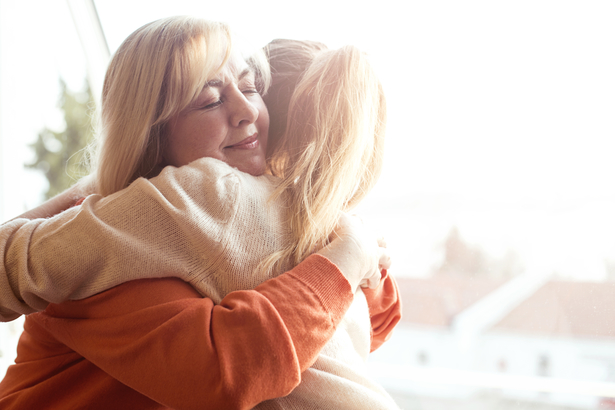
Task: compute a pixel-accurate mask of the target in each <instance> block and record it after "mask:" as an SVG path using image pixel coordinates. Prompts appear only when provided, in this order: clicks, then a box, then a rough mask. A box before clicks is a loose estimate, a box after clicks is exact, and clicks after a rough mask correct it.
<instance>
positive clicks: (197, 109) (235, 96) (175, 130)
mask: <svg viewBox="0 0 615 410" xmlns="http://www.w3.org/2000/svg"><path fill="white" fill-rule="evenodd" d="M268 131H269V114H268V113H267V108H266V107H265V103H264V102H263V99H262V98H261V96H260V94H259V93H258V92H257V91H256V86H255V79H254V72H253V71H252V70H251V69H250V68H249V67H248V65H247V64H246V63H245V61H243V60H242V59H240V58H233V59H231V61H229V63H227V65H226V66H225V68H224V69H223V70H222V72H221V73H220V74H219V75H218V76H217V77H216V78H215V79H213V80H211V81H209V82H208V84H207V85H206V86H205V87H204V88H203V90H202V91H201V93H200V94H199V96H198V97H197V98H196V99H195V100H194V101H193V102H192V103H191V104H190V105H189V106H188V107H187V108H186V109H184V110H183V111H182V112H180V113H179V114H176V115H175V116H174V117H173V118H172V119H171V121H170V123H169V127H168V129H167V145H166V147H165V153H164V155H163V160H162V161H163V164H164V165H174V166H176V167H180V166H182V165H186V164H188V163H190V162H192V161H194V160H197V159H199V158H203V157H211V158H216V159H219V160H221V161H224V162H226V163H227V164H229V165H230V166H232V167H235V168H237V169H239V170H240V171H243V172H247V173H249V174H252V175H261V174H262V173H263V172H264V171H265V152H266V149H267V134H268Z"/></svg>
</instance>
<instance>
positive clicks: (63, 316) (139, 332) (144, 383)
mask: <svg viewBox="0 0 615 410" xmlns="http://www.w3.org/2000/svg"><path fill="white" fill-rule="evenodd" d="M366 296H367V299H368V303H370V312H371V314H372V325H373V329H374V332H373V334H374V338H373V343H372V348H375V347H377V346H379V345H380V344H381V343H382V342H383V341H384V340H385V339H386V338H387V337H388V335H389V334H390V332H391V330H392V328H393V326H394V325H395V324H396V323H397V321H398V320H399V311H400V306H399V299H398V295H397V289H396V286H395V283H394V282H393V280H392V279H391V278H389V277H388V276H387V275H385V276H384V278H383V280H382V281H381V285H380V286H379V288H378V289H376V290H374V291H367V292H366ZM351 302H352V292H351V290H350V286H349V284H348V282H347V281H346V280H345V278H344V277H343V275H342V274H341V272H339V270H338V269H337V268H336V267H335V265H333V264H332V263H331V262H329V261H328V260H327V259H326V258H324V257H322V256H320V255H313V256H311V257H309V258H308V259H306V260H305V261H304V262H303V263H302V264H300V265H298V266H297V267H296V268H294V269H293V270H291V271H290V272H287V273H285V274H283V275H280V276H278V277H277V278H274V279H271V280H269V281H267V282H265V283H263V284H262V285H260V286H258V287H257V288H256V289H254V290H248V291H236V292H233V293H230V294H229V295H228V296H227V297H225V298H224V299H223V301H222V303H221V304H220V305H214V304H213V302H212V300H211V299H207V298H201V297H200V295H199V294H198V293H197V292H196V291H195V290H194V289H193V288H192V287H191V286H190V285H188V284H187V283H185V282H183V281H181V280H178V279H173V278H169V279H146V280H138V281H133V282H128V283H125V284H123V285H120V286H117V287H115V288H113V289H111V290H108V291H106V292H103V293H101V294H99V295H96V296H93V297H90V298H88V299H84V300H81V301H70V302H64V303H61V304H58V305H53V304H52V305H50V306H49V307H48V308H47V309H46V310H45V311H44V312H42V313H36V314H32V315H30V316H28V318H27V319H26V324H25V330H24V334H23V335H22V338H21V339H20V342H19V347H18V357H17V360H16V364H15V365H13V366H11V367H10V368H9V370H8V372H7V375H6V377H5V379H4V380H3V381H2V383H0V408H2V409H30V408H32V409H34V408H36V409H42V408H52V409H76V408H85V407H87V408H88V409H111V408H113V409H116V408H127V409H158V408H174V409H193V408H194V409H235V408H237V409H249V408H252V407H253V406H255V405H256V404H258V403H259V402H261V401H263V400H267V399H270V398H275V397H280V396H284V395H286V394H288V393H289V392H290V391H291V390H292V389H293V388H294V387H296V386H297V385H298V384H299V382H300V381H301V372H303V371H304V370H306V369H307V368H308V367H309V366H310V365H311V364H312V363H313V362H314V361H315V359H316V357H317V355H318V352H319V351H320V349H321V348H322V347H323V346H324V345H325V344H326V342H327V341H328V340H329V338H330V337H331V336H332V334H333V333H334V331H335V326H336V325H337V324H338V323H339V321H340V320H341V319H342V317H343V316H344V313H345V311H346V309H347V308H348V307H349V306H350V304H351Z"/></svg>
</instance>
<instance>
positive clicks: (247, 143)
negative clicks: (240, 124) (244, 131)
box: [224, 133, 259, 149]
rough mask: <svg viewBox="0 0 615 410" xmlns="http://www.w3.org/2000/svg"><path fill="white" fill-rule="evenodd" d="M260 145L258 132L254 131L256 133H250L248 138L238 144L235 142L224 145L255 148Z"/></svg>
mask: <svg viewBox="0 0 615 410" xmlns="http://www.w3.org/2000/svg"><path fill="white" fill-rule="evenodd" d="M258 146H259V141H258V133H254V135H250V136H249V137H248V138H245V139H243V140H241V141H239V142H238V143H237V144H233V145H229V146H226V147H224V148H225V149H226V148H232V149H254V148H257V147H258Z"/></svg>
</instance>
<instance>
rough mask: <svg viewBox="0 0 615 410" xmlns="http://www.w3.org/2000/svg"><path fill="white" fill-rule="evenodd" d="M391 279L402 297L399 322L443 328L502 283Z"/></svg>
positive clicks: (440, 278)
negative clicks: (394, 280) (395, 283)
mask: <svg viewBox="0 0 615 410" xmlns="http://www.w3.org/2000/svg"><path fill="white" fill-rule="evenodd" d="M395 279H396V280H397V284H398V285H399V292H400V294H401V298H402V319H401V320H402V323H408V324H419V325H429V326H443V327H448V326H450V324H451V321H452V319H453V317H454V316H455V315H457V314H458V313H460V312H461V311H462V310H464V309H466V308H468V307H469V306H470V305H472V304H473V303H475V302H477V301H478V300H479V299H481V298H483V297H485V296H486V295H487V294H489V293H490V292H492V291H493V290H495V289H496V288H497V287H499V286H500V285H502V284H503V283H504V282H505V280H502V279H477V278H471V277H462V276H444V275H442V276H440V275H436V276H432V277H429V278H403V277H401V278H395Z"/></svg>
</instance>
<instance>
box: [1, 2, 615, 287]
mask: <svg viewBox="0 0 615 410" xmlns="http://www.w3.org/2000/svg"><path fill="white" fill-rule="evenodd" d="M96 6H97V8H98V12H99V15H100V19H101V22H102V25H103V29H104V31H105V34H106V36H107V41H108V43H109V46H110V48H111V51H112V52H113V51H114V50H115V49H116V48H117V47H118V46H119V44H120V43H121V41H122V40H123V39H124V38H125V37H126V36H127V35H128V34H130V33H131V32H132V31H134V30H135V29H136V28H138V27H139V26H141V25H142V24H144V23H147V22H149V21H151V20H154V19H157V18H160V17H164V16H169V15H177V14H196V15H201V16H203V17H205V18H209V19H212V20H223V21H227V22H229V23H230V24H231V26H232V27H233V28H234V30H235V31H236V32H237V33H238V34H239V35H240V36H241V37H242V38H243V39H244V40H247V41H249V42H250V43H251V44H252V46H253V47H259V46H261V45H263V44H265V43H267V42H268V41H270V40H271V39H273V38H276V37H277V38H279V37H286V38H297V39H311V40H319V41H323V42H325V43H326V44H328V45H329V46H330V47H338V46H341V45H343V44H348V43H350V44H355V45H357V46H358V47H360V48H362V49H363V50H365V51H367V52H368V53H369V54H370V55H371V56H372V58H373V61H374V63H375V65H376V67H377V69H378V71H379V73H380V76H381V78H382V81H383V84H384V86H385V90H386V92H387V97H388V106H389V132H388V137H387V138H388V146H387V154H386V165H385V170H384V173H383V176H382V179H381V182H380V183H379V186H378V187H377V188H376V189H375V191H374V193H373V195H371V197H370V198H369V200H368V201H367V203H366V204H365V205H364V207H363V208H364V212H366V213H372V214H376V215H377V216H376V217H375V221H376V222H375V224H376V225H378V228H379V229H381V230H382V231H383V232H384V233H385V234H386V236H387V237H388V238H389V243H390V247H391V248H392V249H393V250H394V251H395V252H396V254H397V255H398V256H397V259H395V260H396V261H397V262H398V266H399V268H398V269H399V274H411V275H425V274H427V273H429V270H430V268H431V267H432V266H433V265H434V263H437V259H438V254H439V248H438V244H440V243H441V242H442V240H443V239H444V237H445V236H446V234H447V233H448V231H449V230H450V229H451V227H452V226H457V227H458V228H459V230H460V232H461V234H462V236H463V237H464V238H466V239H467V240H468V241H470V242H472V243H475V244H477V245H479V246H481V247H482V248H483V249H485V250H486V251H487V252H489V253H490V254H493V255H500V254H504V253H505V252H506V251H507V250H508V249H514V250H515V251H516V252H517V253H519V254H520V256H521V258H522V259H523V261H524V263H525V264H527V265H531V266H538V267H540V268H541V269H545V270H549V271H557V272H559V273H560V274H563V275H568V276H574V277H577V278H580V279H582V278H583V279H599V278H601V277H602V276H603V275H604V272H605V270H604V259H605V258H606V259H611V260H615V218H614V217H613V216H612V213H611V210H612V209H613V208H614V205H615V185H614V184H613V183H612V179H613V175H615V161H614V160H613V152H614V148H615V121H613V120H614V118H615V115H614V113H615V76H614V75H613V73H614V72H615V51H614V50H615V25H614V24H613V23H612V22H613V21H615V3H614V2H612V1H607V0H603V1H581V0H579V1H555V0H531V1H530V0H520V1H515V2H502V1H486V0H483V1H481V0H470V1H452V0H446V1H439V0H429V1H428V0H424V1H409V2H399V1H388V0H384V1H379V2H366V1H334V0H329V1H312V2H304V3H296V2H288V1H259V2H254V1H250V2H248V1H232V2H205V1H187V0H175V1H172V2H169V1H145V0H142V1H135V0H133V1H129V0H122V1H120V0H104V1H103V0H99V1H96ZM0 19H1V23H2V24H1V25H0V30H1V31H0V42H1V43H0V44H1V47H0V59H1V63H2V65H1V71H0V82H1V85H2V87H1V88H0V90H1V95H0V98H1V100H0V103H1V105H0V139H1V141H2V144H3V145H2V147H3V148H0V149H2V150H3V151H2V152H3V157H2V158H3V166H2V167H1V168H2V170H3V173H4V174H3V175H5V176H4V178H3V181H4V185H3V186H4V188H2V186H1V185H0V189H1V190H2V193H1V194H2V195H3V196H4V198H1V199H2V201H0V202H2V203H3V204H5V205H4V211H3V213H2V214H1V215H0V216H2V219H7V218H9V217H12V216H15V215H17V214H18V213H20V212H21V211H22V210H23V209H24V207H29V206H33V205H34V204H35V203H36V201H37V200H38V199H37V198H38V197H39V196H38V195H39V194H38V193H36V192H34V191H36V190H35V189H34V188H33V187H35V186H38V185H37V184H40V182H39V183H37V182H36V181H38V179H37V177H36V176H33V175H32V173H31V172H30V173H26V174H24V173H23V171H22V170H21V165H20V164H21V163H23V161H24V158H26V160H27V158H29V156H31V154H30V153H29V151H28V149H27V147H25V144H26V143H28V142H30V141H32V139H33V138H35V136H36V132H37V131H38V130H39V129H40V128H41V127H42V126H43V125H44V124H47V125H50V126H52V127H56V128H58V127H61V126H62V119H61V116H59V115H58V113H57V110H54V109H53V107H54V106H55V104H56V99H57V93H58V91H57V76H58V75H62V76H64V77H67V80H68V82H69V85H70V86H71V87H73V88H78V87H80V85H81V84H82V83H83V78H84V76H85V60H84V57H83V52H82V51H81V49H80V47H81V46H80V44H79V42H78V40H77V39H76V36H75V30H74V28H73V25H72V21H71V19H70V14H69V12H68V8H67V6H66V4H65V2H64V1H62V0H48V1H42V0H39V1H33V0H32V1H27V2H18V1H16V0H13V1H11V0H2V2H0ZM9 199H10V200H9ZM381 209H387V210H388V211H387V212H386V215H384V214H383V212H379V211H378V210H381ZM393 211H394V212H393ZM391 215H392V216H391ZM387 218H388V219H387Z"/></svg>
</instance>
